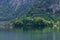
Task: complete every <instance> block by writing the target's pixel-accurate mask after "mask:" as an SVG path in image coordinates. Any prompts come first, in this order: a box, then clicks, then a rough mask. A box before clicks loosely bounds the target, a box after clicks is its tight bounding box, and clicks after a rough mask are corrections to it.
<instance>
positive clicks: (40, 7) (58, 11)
mask: <svg viewBox="0 0 60 40" xmlns="http://www.w3.org/2000/svg"><path fill="white" fill-rule="evenodd" d="M26 14H27V16H31V17H42V18H45V19H47V20H54V21H56V20H60V19H59V17H60V1H59V0H37V1H36V2H35V3H34V4H33V6H32V7H31V8H30V9H29V10H28V12H27V13H26Z"/></svg>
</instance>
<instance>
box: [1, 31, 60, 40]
mask: <svg viewBox="0 0 60 40" xmlns="http://www.w3.org/2000/svg"><path fill="white" fill-rule="evenodd" d="M55 36H56V38H55V39H56V40H60V35H59V33H56V35H55ZM0 40H54V39H53V32H47V33H42V32H17V31H0Z"/></svg>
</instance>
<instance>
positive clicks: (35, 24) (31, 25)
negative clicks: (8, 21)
mask: <svg viewBox="0 0 60 40" xmlns="http://www.w3.org/2000/svg"><path fill="white" fill-rule="evenodd" d="M12 22H13V24H14V28H23V29H25V30H28V29H40V30H41V29H44V28H46V27H50V28H51V27H53V23H52V22H50V21H47V20H45V19H43V18H40V17H34V18H32V17H25V18H20V19H15V20H13V21H12Z"/></svg>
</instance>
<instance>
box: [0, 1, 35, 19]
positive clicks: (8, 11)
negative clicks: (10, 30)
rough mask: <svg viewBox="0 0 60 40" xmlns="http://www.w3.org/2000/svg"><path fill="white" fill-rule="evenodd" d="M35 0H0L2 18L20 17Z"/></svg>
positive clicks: (0, 15) (0, 16) (0, 17)
mask: <svg viewBox="0 0 60 40" xmlns="http://www.w3.org/2000/svg"><path fill="white" fill-rule="evenodd" d="M33 2H34V1H33V0H0V20H11V19H13V18H16V17H17V16H18V17H20V16H21V15H23V14H22V13H23V12H24V11H26V10H27V9H28V8H29V7H30V6H31V5H32V3H33Z"/></svg>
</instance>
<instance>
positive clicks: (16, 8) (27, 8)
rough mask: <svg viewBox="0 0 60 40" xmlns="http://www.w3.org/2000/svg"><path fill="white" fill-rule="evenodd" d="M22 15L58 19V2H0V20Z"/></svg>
mask: <svg viewBox="0 0 60 40" xmlns="http://www.w3.org/2000/svg"><path fill="white" fill-rule="evenodd" d="M24 14H27V16H33V17H37V16H40V17H43V18H46V19H49V20H50V19H53V20H54V18H55V19H56V18H57V19H59V17H60V0H0V20H11V19H14V18H16V17H21V16H22V15H24ZM53 16H54V17H53Z"/></svg>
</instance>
